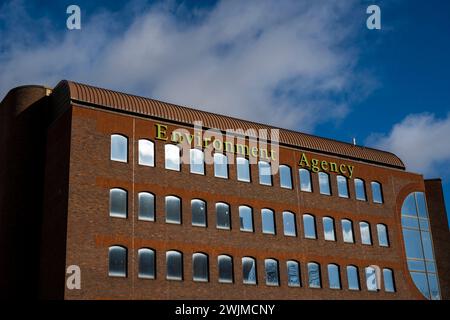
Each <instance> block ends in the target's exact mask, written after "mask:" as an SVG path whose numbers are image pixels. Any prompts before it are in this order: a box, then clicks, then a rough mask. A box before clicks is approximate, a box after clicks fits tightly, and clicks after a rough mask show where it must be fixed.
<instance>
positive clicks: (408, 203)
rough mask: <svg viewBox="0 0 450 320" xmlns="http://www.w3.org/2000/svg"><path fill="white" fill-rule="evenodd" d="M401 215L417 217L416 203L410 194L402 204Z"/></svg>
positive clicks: (412, 194)
mask: <svg viewBox="0 0 450 320" xmlns="http://www.w3.org/2000/svg"><path fill="white" fill-rule="evenodd" d="M402 214H405V215H410V216H417V209H416V201H415V199H414V193H411V194H410V195H409V196H407V197H406V199H405V201H404V202H403V206H402Z"/></svg>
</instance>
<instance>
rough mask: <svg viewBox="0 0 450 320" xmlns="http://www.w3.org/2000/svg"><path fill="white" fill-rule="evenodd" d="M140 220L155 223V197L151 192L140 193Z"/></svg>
mask: <svg viewBox="0 0 450 320" xmlns="http://www.w3.org/2000/svg"><path fill="white" fill-rule="evenodd" d="M138 201H139V208H138V219H139V220H144V221H155V196H154V195H153V194H152V193H150V192H139V194H138Z"/></svg>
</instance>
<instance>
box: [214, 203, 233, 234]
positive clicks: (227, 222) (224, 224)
mask: <svg viewBox="0 0 450 320" xmlns="http://www.w3.org/2000/svg"><path fill="white" fill-rule="evenodd" d="M216 219H217V220H216V221H217V224H216V226H217V228H218V229H227V230H229V229H231V216H230V206H229V205H228V204H226V203H223V202H218V203H216Z"/></svg>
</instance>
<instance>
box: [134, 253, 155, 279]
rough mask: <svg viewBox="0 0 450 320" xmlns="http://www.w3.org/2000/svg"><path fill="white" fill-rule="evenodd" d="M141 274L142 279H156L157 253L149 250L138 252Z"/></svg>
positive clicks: (139, 275) (139, 274)
mask: <svg viewBox="0 0 450 320" xmlns="http://www.w3.org/2000/svg"><path fill="white" fill-rule="evenodd" d="M138 260H139V273H138V277H139V278H142V279H155V251H153V250H152V249H148V248H142V249H139V250H138Z"/></svg>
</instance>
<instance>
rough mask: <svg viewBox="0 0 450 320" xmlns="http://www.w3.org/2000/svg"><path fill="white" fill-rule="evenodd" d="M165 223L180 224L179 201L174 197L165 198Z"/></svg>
mask: <svg viewBox="0 0 450 320" xmlns="http://www.w3.org/2000/svg"><path fill="white" fill-rule="evenodd" d="M166 222H167V223H175V224H181V199H180V198H178V197H175V196H167V197H166Z"/></svg>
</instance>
